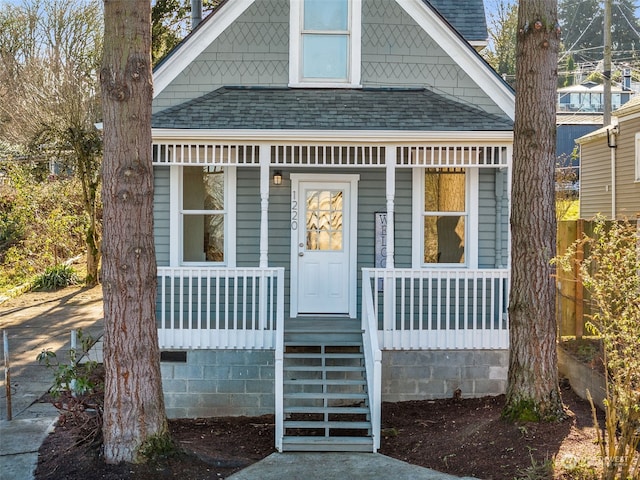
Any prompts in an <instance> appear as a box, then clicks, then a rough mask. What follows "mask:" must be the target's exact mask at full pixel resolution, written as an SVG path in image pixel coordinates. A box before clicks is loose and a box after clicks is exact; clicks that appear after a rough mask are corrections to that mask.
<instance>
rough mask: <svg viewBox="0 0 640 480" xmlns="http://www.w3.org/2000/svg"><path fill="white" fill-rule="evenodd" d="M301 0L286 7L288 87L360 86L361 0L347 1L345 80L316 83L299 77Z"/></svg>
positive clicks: (300, 73) (300, 75)
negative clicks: (347, 52) (287, 15)
mask: <svg viewBox="0 0 640 480" xmlns="http://www.w3.org/2000/svg"><path fill="white" fill-rule="evenodd" d="M302 3H303V1H302V0H299V1H293V2H290V5H291V6H290V9H289V87H294V88H361V87H362V85H360V81H361V70H362V62H361V58H362V0H349V12H350V14H349V26H350V28H349V31H350V35H349V59H348V65H347V70H348V72H347V74H348V76H349V80H348V81H347V82H331V81H326V82H324V81H323V82H318V81H305V80H303V79H302V72H301V70H300V69H301V56H302V48H301V47H302V41H301V40H302V21H303V18H302Z"/></svg>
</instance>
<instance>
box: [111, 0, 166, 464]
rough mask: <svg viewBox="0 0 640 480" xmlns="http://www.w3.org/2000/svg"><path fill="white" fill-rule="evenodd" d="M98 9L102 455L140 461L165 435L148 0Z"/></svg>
mask: <svg viewBox="0 0 640 480" xmlns="http://www.w3.org/2000/svg"><path fill="white" fill-rule="evenodd" d="M104 6H105V12H104V13H105V36H104V58H103V64H102V69H101V72H100V83H101V87H102V99H103V117H104V159H103V164H102V172H103V174H102V179H103V183H102V200H103V208H104V211H103V215H104V227H103V229H104V230H103V232H104V234H103V241H102V264H103V268H102V278H103V291H104V316H105V334H104V365H105V406H104V424H103V427H104V455H105V460H106V462H107V463H118V462H122V461H124V462H140V461H144V460H145V458H144V452H143V451H142V450H147V447H153V446H157V445H159V443H158V440H159V441H160V442H163V441H164V440H167V439H168V428H167V420H166V415H165V410H164V400H163V395H162V384H161V377H160V356H159V348H158V336H157V331H156V323H155V301H156V262H155V251H154V243H153V205H152V202H153V170H152V165H151V100H152V89H153V87H152V76H151V53H150V52H151V41H150V38H151V32H150V22H151V16H150V8H151V4H150V2H149V1H148V0H105V2H104Z"/></svg>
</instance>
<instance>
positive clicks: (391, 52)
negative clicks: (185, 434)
mask: <svg viewBox="0 0 640 480" xmlns="http://www.w3.org/2000/svg"><path fill="white" fill-rule="evenodd" d="M486 38H487V32H486V24H485V17H484V7H483V3H482V0H430V1H427V0H332V1H327V0H232V1H227V2H223V3H222V4H221V5H220V7H219V8H218V9H217V10H216V11H215V12H214V13H213V14H212V15H210V16H209V17H208V18H206V19H205V20H204V21H203V22H202V23H200V24H199V25H198V27H197V28H196V29H195V30H194V31H193V32H192V33H191V34H190V35H189V36H188V37H187V38H186V39H185V40H184V41H183V42H182V43H181V44H180V45H179V46H178V47H177V48H176V49H175V50H174V51H173V52H172V53H171V54H170V55H169V56H168V57H167V58H166V59H165V60H164V61H163V62H162V63H161V64H160V65H159V66H157V68H156V69H155V71H154V85H155V97H154V113H153V139H154V147H153V164H154V174H155V242H156V250H157V262H158V300H157V314H158V315H157V318H158V335H159V340H160V346H161V349H162V372H163V384H164V389H165V395H166V405H167V411H168V414H169V415H170V416H173V417H185V416H192V417H193V416H206V415H256V414H264V413H274V414H275V422H276V447H277V449H278V450H281V451H282V450H364V451H375V450H376V449H377V448H378V447H379V445H380V410H381V402H382V401H400V400H411V399H429V398H445V397H450V396H452V395H454V393H457V392H461V394H462V396H483V395H491V394H500V393H503V392H504V389H505V384H506V375H507V360H508V353H507V352H508V346H509V345H508V318H507V303H508V299H507V295H508V288H509V285H508V284H509V269H508V268H509V267H508V266H509V253H510V238H509V199H510V195H509V192H510V173H511V154H512V137H513V135H512V123H513V115H514V98H513V92H512V91H511V90H510V89H509V87H508V86H507V85H506V84H505V83H503V81H502V79H501V78H500V77H499V76H497V75H496V74H495V72H494V71H493V70H492V69H491V68H490V67H489V66H488V65H487V64H486V63H485V62H484V61H483V60H482V58H481V57H480V56H479V55H478V53H477V51H476V49H479V48H481V47H482V46H483V45H484V44H485V43H486Z"/></svg>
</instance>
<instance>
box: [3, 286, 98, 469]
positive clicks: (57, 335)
mask: <svg viewBox="0 0 640 480" xmlns="http://www.w3.org/2000/svg"><path fill="white" fill-rule="evenodd" d="M102 318H103V311H102V295H101V291H100V287H96V289H90V290H89V289H80V288H67V289H64V290H61V291H59V292H52V293H51V294H48V293H26V294H23V295H21V296H20V297H17V298H15V299H12V300H9V301H6V302H4V303H3V304H1V305H0V328H1V329H2V330H5V331H6V332H7V335H8V343H9V352H8V354H9V359H10V365H11V368H10V391H11V413H12V420H7V417H8V415H7V414H8V412H7V403H8V402H7V398H6V393H5V392H6V379H5V375H4V371H3V374H2V380H3V382H2V389H1V391H0V478H2V480H30V479H33V474H34V472H35V468H36V465H37V462H38V450H39V449H40V446H41V445H42V442H43V441H44V439H45V438H46V436H47V435H48V434H49V433H50V432H51V431H53V428H54V426H55V422H56V421H57V420H58V410H57V409H56V408H55V407H54V406H53V405H51V404H50V403H41V402H39V401H38V400H39V399H40V397H42V396H43V395H44V394H45V393H47V392H48V391H49V388H50V387H51V385H52V383H53V373H52V371H51V369H49V368H47V367H46V366H45V365H41V364H39V363H38V362H37V360H36V357H37V355H38V354H39V353H40V352H41V351H42V350H44V349H50V350H52V351H54V352H56V355H57V357H58V359H59V360H60V361H67V360H68V356H67V352H68V350H69V347H70V339H71V336H70V332H71V330H73V329H76V330H77V329H80V328H81V329H83V330H84V331H85V332H89V333H90V334H91V335H92V336H93V337H94V338H97V337H99V336H100V335H101V334H102V329H103V326H102V325H103V324H102ZM0 353H1V354H2V356H3V357H4V344H3V342H0Z"/></svg>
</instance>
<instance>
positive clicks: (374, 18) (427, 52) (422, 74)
mask: <svg viewBox="0 0 640 480" xmlns="http://www.w3.org/2000/svg"><path fill="white" fill-rule="evenodd" d="M362 9H363V11H362V22H363V28H362V35H363V37H362V85H363V86H364V87H372V88H379V87H403V86H404V87H426V88H429V89H432V90H434V91H435V92H437V93H439V94H445V95H448V96H450V97H452V98H457V99H458V101H461V102H462V103H468V104H470V105H475V106H477V107H478V108H481V109H483V110H485V111H487V112H490V113H495V114H500V115H502V114H503V113H504V112H502V111H501V110H500V108H499V107H497V106H496V104H495V103H494V102H493V100H492V99H491V98H490V97H489V96H487V95H486V94H485V93H484V92H483V91H482V89H480V88H479V87H478V85H477V84H476V83H475V81H474V80H473V79H472V78H470V77H469V76H468V75H467V74H466V73H465V72H464V71H463V70H462V69H461V68H460V67H459V66H458V65H457V63H456V61H455V60H454V59H452V58H451V57H450V56H449V55H448V54H447V52H445V51H444V50H443V49H442V48H440V47H439V46H438V45H437V44H436V43H435V42H434V41H433V39H432V38H431V37H430V36H429V35H428V33H427V32H425V31H424V30H423V29H422V28H421V27H420V26H418V25H417V24H416V23H415V22H414V21H413V19H412V18H411V17H410V16H409V15H408V14H407V13H406V12H405V11H404V10H403V9H402V8H401V7H400V6H399V5H398V4H397V3H396V2H395V1H392V0H367V1H365V2H363V7H362ZM267 22H268V23H267ZM288 50H289V6H288V1H287V0H260V1H256V2H255V3H254V4H253V5H251V6H250V7H249V8H248V9H247V11H245V12H244V13H243V14H242V15H241V16H240V17H239V18H238V20H236V22H235V23H234V24H233V25H231V26H230V27H229V28H228V29H227V30H226V31H225V32H223V33H222V34H221V35H220V37H218V39H216V40H215V41H214V42H213V43H212V44H211V45H209V46H208V47H207V48H206V49H205V50H204V51H203V52H202V54H200V56H199V57H198V58H197V59H196V60H195V61H194V62H192V64H191V65H189V66H188V67H187V68H186V69H185V70H184V71H183V72H181V73H180V74H179V75H178V76H177V77H176V78H175V79H174V80H173V82H172V83H171V85H169V86H168V87H167V88H165V89H164V90H163V91H162V92H160V94H159V95H158V96H157V97H156V98H155V99H154V103H153V111H154V113H155V112H159V111H162V110H164V109H166V108H168V107H171V106H175V105H179V104H181V103H183V102H185V101H187V100H190V99H193V98H196V97H199V96H201V95H203V94H205V93H208V92H212V91H214V90H217V89H218V88H220V87H222V86H225V85H241V86H264V87H274V86H279V87H285V86H287V85H288V81H289V58H288Z"/></svg>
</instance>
